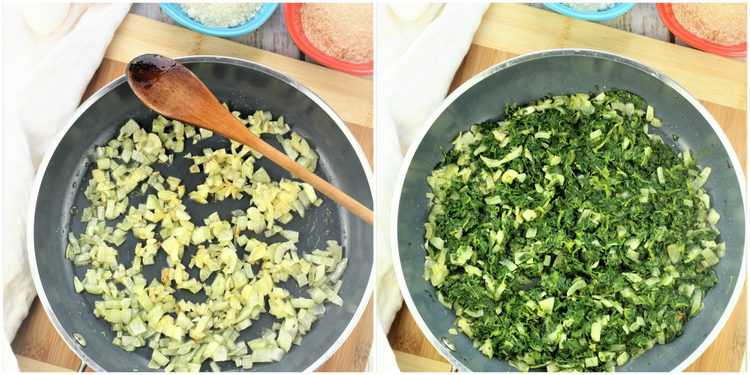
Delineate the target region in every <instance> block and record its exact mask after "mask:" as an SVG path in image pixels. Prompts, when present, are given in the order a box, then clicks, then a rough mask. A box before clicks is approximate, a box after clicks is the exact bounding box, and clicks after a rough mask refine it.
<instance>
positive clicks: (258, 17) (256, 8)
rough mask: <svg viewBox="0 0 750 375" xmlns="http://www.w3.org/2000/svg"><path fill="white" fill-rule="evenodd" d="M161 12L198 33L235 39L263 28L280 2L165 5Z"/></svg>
mask: <svg viewBox="0 0 750 375" xmlns="http://www.w3.org/2000/svg"><path fill="white" fill-rule="evenodd" d="M160 6H161V9H162V10H163V11H164V13H166V14H167V15H168V16H169V17H170V18H172V19H173V20H174V21H175V22H177V23H178V24H180V25H182V26H185V27H187V28H188V29H191V30H194V31H197V32H199V33H203V34H207V35H213V36H221V37H232V36H239V35H244V34H248V33H250V32H253V31H255V29H257V28H259V27H260V26H261V25H263V24H264V23H265V22H266V21H268V19H269V18H271V15H272V14H273V12H274V11H275V10H276V7H277V6H278V4H277V3H179V4H178V3H162V4H160Z"/></svg>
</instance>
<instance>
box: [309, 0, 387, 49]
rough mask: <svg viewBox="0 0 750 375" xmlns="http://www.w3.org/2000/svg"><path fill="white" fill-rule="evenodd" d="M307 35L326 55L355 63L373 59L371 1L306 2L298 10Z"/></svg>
mask: <svg viewBox="0 0 750 375" xmlns="http://www.w3.org/2000/svg"><path fill="white" fill-rule="evenodd" d="M300 13H301V18H302V30H303V31H304V32H305V35H306V36H307V39H309V40H310V42H311V43H312V44H313V45H314V46H315V47H316V48H318V49H319V50H321V51H323V53H325V54H326V55H329V56H332V57H334V58H336V59H339V60H343V61H346V62H350V63H354V64H363V63H367V62H369V61H372V5H371V4H325V3H309V4H304V5H302V9H301V11H300Z"/></svg>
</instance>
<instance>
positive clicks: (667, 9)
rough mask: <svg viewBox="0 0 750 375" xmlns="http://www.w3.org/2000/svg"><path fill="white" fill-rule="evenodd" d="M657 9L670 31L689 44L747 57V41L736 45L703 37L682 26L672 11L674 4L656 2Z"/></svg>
mask: <svg viewBox="0 0 750 375" xmlns="http://www.w3.org/2000/svg"><path fill="white" fill-rule="evenodd" d="M656 9H657V10H658V11H659V17H661V20H662V22H664V24H665V25H667V28H668V29H669V31H671V32H672V34H674V35H676V36H677V37H678V38H680V39H682V40H684V41H685V42H686V43H687V44H689V45H691V46H693V47H695V48H698V49H700V50H703V51H706V52H711V53H715V54H717V55H722V56H729V57H745V56H746V55H747V42H745V43H740V44H737V45H734V46H726V45H723V44H718V43H714V42H712V41H710V40H706V39H703V38H701V37H699V36H697V35H695V34H693V33H691V32H690V31H688V30H687V29H685V28H684V27H682V25H681V24H680V22H679V21H677V18H675V16H674V12H672V4H669V3H659V4H656Z"/></svg>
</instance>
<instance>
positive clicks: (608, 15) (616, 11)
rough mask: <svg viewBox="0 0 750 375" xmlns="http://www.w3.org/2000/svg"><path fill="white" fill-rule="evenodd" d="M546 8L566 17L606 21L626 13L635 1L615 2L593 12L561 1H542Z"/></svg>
mask: <svg viewBox="0 0 750 375" xmlns="http://www.w3.org/2000/svg"><path fill="white" fill-rule="evenodd" d="M544 6H545V7H546V8H547V9H551V10H553V11H555V12H557V13H560V14H562V15H565V16H568V17H574V18H578V19H582V20H586V21H608V20H612V19H615V18H617V17H620V16H622V15H623V14H625V13H627V12H628V11H630V10H631V9H633V7H634V6H635V3H615V5H614V6H613V7H611V8H608V9H605V10H598V11H594V12H585V11H581V10H577V9H573V8H571V7H569V6H567V5H565V4H563V3H544Z"/></svg>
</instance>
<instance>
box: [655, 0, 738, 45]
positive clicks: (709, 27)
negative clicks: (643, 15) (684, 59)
mask: <svg viewBox="0 0 750 375" xmlns="http://www.w3.org/2000/svg"><path fill="white" fill-rule="evenodd" d="M656 8H657V10H658V11H659V16H660V17H661V19H662V21H663V22H664V24H665V25H666V26H667V27H668V28H669V30H670V31H671V32H672V33H674V34H675V36H677V37H678V38H679V39H681V40H683V41H685V42H686V43H687V44H689V45H690V46H692V47H694V48H698V49H701V50H703V51H706V52H711V53H715V54H718V55H722V56H729V57H744V56H746V54H747V28H746V24H747V16H746V14H747V13H746V12H747V6H746V5H745V4H707V3H704V4H664V3H662V4H656Z"/></svg>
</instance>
